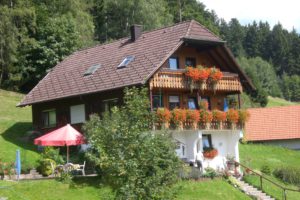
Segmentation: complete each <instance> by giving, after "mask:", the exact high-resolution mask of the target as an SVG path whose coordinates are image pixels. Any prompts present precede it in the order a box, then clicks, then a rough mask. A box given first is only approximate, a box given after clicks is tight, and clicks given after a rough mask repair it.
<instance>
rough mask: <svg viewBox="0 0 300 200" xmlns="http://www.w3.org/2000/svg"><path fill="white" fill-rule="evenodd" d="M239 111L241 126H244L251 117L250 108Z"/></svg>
mask: <svg viewBox="0 0 300 200" xmlns="http://www.w3.org/2000/svg"><path fill="white" fill-rule="evenodd" d="M238 113H239V124H240V126H241V128H243V127H244V125H245V123H246V122H247V121H248V120H249V118H250V113H249V112H248V110H239V111H238Z"/></svg>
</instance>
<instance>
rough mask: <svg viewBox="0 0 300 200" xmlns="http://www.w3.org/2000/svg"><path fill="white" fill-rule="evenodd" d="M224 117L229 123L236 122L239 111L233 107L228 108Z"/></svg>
mask: <svg viewBox="0 0 300 200" xmlns="http://www.w3.org/2000/svg"><path fill="white" fill-rule="evenodd" d="M226 119H227V121H228V122H230V123H237V122H238V120H239V113H238V111H237V110H235V109H229V110H228V111H227V112H226Z"/></svg>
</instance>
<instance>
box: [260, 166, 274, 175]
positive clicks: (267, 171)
mask: <svg viewBox="0 0 300 200" xmlns="http://www.w3.org/2000/svg"><path fill="white" fill-rule="evenodd" d="M260 171H261V172H262V173H264V174H267V175H270V174H271V168H270V166H269V165H263V166H261V168H260Z"/></svg>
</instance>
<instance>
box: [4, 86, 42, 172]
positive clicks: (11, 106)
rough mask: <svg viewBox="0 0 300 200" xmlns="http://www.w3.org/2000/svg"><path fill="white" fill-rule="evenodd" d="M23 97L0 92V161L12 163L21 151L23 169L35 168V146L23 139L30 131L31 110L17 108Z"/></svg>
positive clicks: (28, 108) (37, 156) (36, 156)
mask: <svg viewBox="0 0 300 200" xmlns="http://www.w3.org/2000/svg"><path fill="white" fill-rule="evenodd" d="M22 98H23V95H21V94H18V93H15V92H8V91H4V90H0V102H1V105H0V159H2V160H3V161H6V162H7V161H9V162H12V161H14V160H15V157H16V150H17V149H20V150H21V156H22V164H23V167H29V166H35V164H36V161H37V159H38V158H39V154H38V153H37V152H36V146H34V145H33V144H31V143H28V142H27V141H26V139H25V138H24V135H25V134H26V132H27V131H29V130H31V129H32V124H31V108H30V107H25V108H17V107H16V105H17V103H19V102H20V100H21V99H22Z"/></svg>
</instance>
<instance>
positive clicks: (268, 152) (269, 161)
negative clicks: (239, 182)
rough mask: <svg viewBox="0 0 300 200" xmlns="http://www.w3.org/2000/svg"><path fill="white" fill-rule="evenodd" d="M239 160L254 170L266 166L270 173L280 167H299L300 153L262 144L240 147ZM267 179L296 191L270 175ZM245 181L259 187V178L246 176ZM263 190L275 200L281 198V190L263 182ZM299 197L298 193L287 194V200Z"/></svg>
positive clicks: (295, 199) (293, 186)
mask: <svg viewBox="0 0 300 200" xmlns="http://www.w3.org/2000/svg"><path fill="white" fill-rule="evenodd" d="M240 158H241V163H244V164H245V165H247V166H249V167H250V168H252V169H256V170H260V169H261V167H262V166H263V165H268V166H269V167H270V168H271V171H273V170H274V169H275V168H277V167H281V166H298V167H299V166H300V151H294V150H290V149H286V148H283V147H278V146H268V145H262V144H247V145H240ZM265 176H267V175H265ZM267 177H268V178H270V179H271V180H273V181H275V182H276V183H278V184H280V185H282V186H285V187H287V188H293V189H298V187H296V186H295V185H291V184H285V183H284V182H282V181H280V180H278V179H276V178H275V177H274V176H272V175H270V176H267ZM245 180H246V181H247V182H248V183H251V184H252V185H255V186H256V187H260V182H259V178H258V177H257V176H246V177H245ZM263 190H264V191H265V192H267V193H268V194H270V195H272V196H274V197H276V198H277V199H281V198H282V190H281V189H279V188H278V187H276V186H274V185H273V184H271V183H269V182H266V181H264V182H263ZM299 197H300V193H297V192H290V191H288V192H287V199H291V200H297V199H299Z"/></svg>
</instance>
